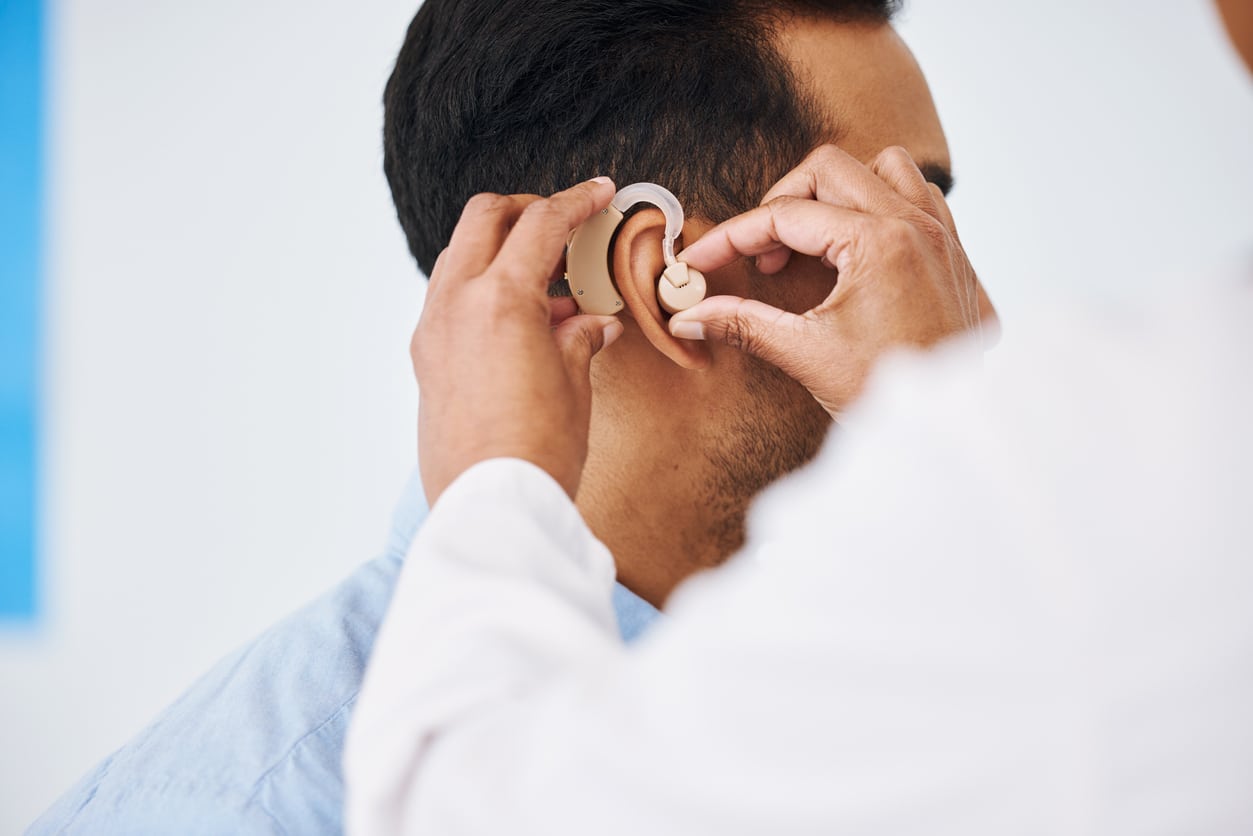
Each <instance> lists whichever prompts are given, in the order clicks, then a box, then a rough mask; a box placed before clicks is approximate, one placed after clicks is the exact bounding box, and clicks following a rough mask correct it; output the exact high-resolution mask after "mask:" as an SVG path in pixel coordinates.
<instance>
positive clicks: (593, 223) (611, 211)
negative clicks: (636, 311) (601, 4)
mask: <svg viewBox="0 0 1253 836" xmlns="http://www.w3.org/2000/svg"><path fill="white" fill-rule="evenodd" d="M640 203H648V204H651V205H653V206H656V207H657V208H658V209H660V210H661V212H662V214H663V215H665V216H666V231H665V233H664V235H663V236H662V239H661V255H662V258H663V259H664V260H665V262H666V269H665V271H664V272H663V273H662V274H661V279H660V281H659V282H658V284H657V301H658V302H659V303H660V304H661V307H662V308H663V309H664V310H666V311H667V312H668V313H678V312H679V311H683V310H687V309H688V308H690V307H692V306H693V305H695V304H696V303H697V302H699V301H701V300H702V299H704V298H705V277H704V276H703V275H701V273H700V271H698V270H693V269H692V268H690V267H688V266H687V265H686V264H684V263H682V262H681V261H679V260H678V259H676V258H675V257H674V241H675V239H676V238H678V237H679V234H680V233H681V232H682V231H683V207H682V206H681V205H680V204H679V199H678V198H677V197H675V196H674V195H673V194H672V193H671V192H670V191H669V190H668V189H664V188H662V187H661V186H658V185H657V184H656V183H635V184H632V185H630V186H625V187H623V188H621V189H619V190H618V193H617V194H616V195H614V198H613V202H612V203H610V204H609V206H608V207H607V208H605V209H604V210H602V211H601V213H600V214H598V215H594V216H593V217H592V218H590V219H589V220H588V221H586V222H585V223H583V224H582V225H581V226H579V228H578V229H576V230H574V232H572V233H570V240H569V242H568V247H567V250H566V280H567V281H568V282H569V283H570V294H571V295H572V296H573V297H574V301H575V302H577V303H578V306H579V310H581V311H582V312H583V313H589V314H616V313H619V312H620V311H621V310H622V309H623V307H624V305H623V302H622V297H621V296H620V295H619V294H618V290H617V288H616V287H614V283H613V273H612V270H611V268H610V266H609V265H610V246H611V245H612V243H613V236H614V234H615V233H616V232H617V231H618V227H619V226H621V224H622V220H623V218H624V217H625V215H626V212H627V211H628V210H630V209H631V208H632V207H634V206H636V205H638V204H640Z"/></svg>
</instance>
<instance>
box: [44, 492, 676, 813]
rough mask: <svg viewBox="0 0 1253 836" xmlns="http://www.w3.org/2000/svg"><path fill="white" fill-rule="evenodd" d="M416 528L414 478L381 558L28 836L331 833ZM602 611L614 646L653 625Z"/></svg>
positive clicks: (112, 759)
mask: <svg viewBox="0 0 1253 836" xmlns="http://www.w3.org/2000/svg"><path fill="white" fill-rule="evenodd" d="M425 518H426V503H425V501H424V499H423V496H422V485H421V482H420V481H419V480H418V476H417V473H416V472H415V473H414V475H413V477H411V478H410V480H409V484H408V485H407V486H406V488H405V495H404V497H403V498H402V500H401V502H400V505H399V506H398V507H397V509H396V514H395V517H394V520H393V525H392V532H391V536H390V538H389V541H388V544H387V549H386V551H385V552H384V554H383V555H382V556H381V557H378V558H376V559H375V560H373V561H371V562H369V563H367V564H365V565H364V566H362V567H361V568H360V569H358V570H357V571H356V572H354V573H353V574H352V575H351V576H350V577H349V578H348V579H347V580H345V581H344V582H343V583H341V584H340V585H339V586H337V587H336V588H335V589H333V590H331V591H330V592H328V593H327V594H326V595H324V596H322V597H321V598H319V599H318V600H316V601H314V602H313V603H311V604H309V605H308V606H306V607H305V608H304V609H302V610H300V611H299V612H297V613H295V614H294V615H292V616H290V617H288V618H287V619H285V620H283V621H281V622H279V623H278V624H276V625H275V626H274V627H272V628H270V629H269V630H268V631H266V632H265V633H264V634H262V635H261V636H260V637H259V638H258V639H257V640H256V641H254V642H252V643H251V644H249V645H247V646H246V647H244V648H243V649H241V650H239V651H237V652H236V653H234V654H233V655H231V656H229V657H227V658H226V659H224V660H222V661H221V662H219V663H218V664H217V666H216V667H214V668H213V669H212V670H210V671H209V672H208V673H207V674H205V675H204V676H203V677H202V678H201V679H200V680H199V681H198V682H196V683H195V684H194V685H193V686H192V687H191V689H190V690H189V691H188V692H187V693H186V694H184V695H183V696H182V697H181V698H179V700H178V701H177V702H175V703H174V704H173V705H171V706H170V707H169V708H167V709H166V710H165V711H164V712H163V713H162V714H161V715H160V716H159V717H157V719H156V720H155V721H153V723H152V725H150V726H149V727H148V728H147V729H145V730H144V731H143V732H141V733H140V734H139V735H138V736H137V737H135V739H133V740H132V741H131V742H130V743H128V744H126V745H125V746H123V747H122V748H121V749H119V750H118V751H117V752H115V753H113V754H112V755H111V756H109V757H108V758H107V759H105V761H104V762H103V763H102V764H100V765H99V766H98V767H96V769H94V770H93V771H92V772H91V773H89V774H88V775H87V776H86V777H84V778H83V779H82V780H81V781H80V782H79V783H78V785H77V786H75V787H74V788H73V789H71V790H70V791H69V792H68V793H67V794H66V795H65V796H64V797H62V798H61V800H60V801H58V802H57V803H56V804H55V805H54V806H53V807H52V808H51V809H50V810H48V811H47V812H46V813H44V815H43V816H41V817H40V818H39V820H38V821H36V822H35V823H34V824H33V825H31V827H30V829H29V830H28V831H27V834H28V836H31V835H32V834H50V833H90V834H105V836H107V835H108V834H127V836H135V834H147V833H153V834H156V833H160V834H167V833H177V834H180V836H194V834H262V833H264V834H278V833H285V834H299V835H300V836H304V835H305V834H323V833H339V832H341V830H342V829H343V828H342V824H341V816H342V808H343V797H344V785H343V777H342V775H341V773H340V759H341V755H342V752H343V746H344V735H345V732H346V731H347V728H348V721H349V718H350V716H351V714H352V709H353V705H354V703H355V702H356V699H357V691H358V689H359V688H360V686H361V678H362V674H363V673H364V672H365V666H366V662H367V660H368V659H369V656H370V648H371V646H372V645H373V643H374V636H375V633H376V632H377V631H378V628H379V624H380V622H381V621H382V620H383V616H384V614H385V613H386V611H387V604H388V602H389V600H390V599H391V594H392V588H393V586H394V585H395V583H396V578H397V575H398V574H399V572H400V568H401V564H402V561H403V560H404V557H405V555H406V553H407V552H408V550H409V543H410V541H411V540H412V539H413V536H414V533H415V532H416V531H417V529H418V526H420V525H421V524H422V521H423V520H424V519H425ZM614 609H615V610H616V611H617V615H618V625H619V629H620V630H621V632H622V637H623V638H624V639H625V640H627V641H632V640H634V639H635V638H636V637H637V636H638V635H639V634H640V633H641V632H642V631H643V630H644V629H645V628H646V627H647V626H648V625H649V623H651V622H652V621H653V620H654V619H655V618H657V616H658V613H657V611H656V610H655V609H653V607H652V606H650V605H649V604H648V603H647V602H645V601H643V600H642V599H640V598H638V597H636V596H635V595H634V594H632V593H631V592H630V591H628V590H627V589H626V588H625V587H623V586H621V585H619V586H617V587H616V588H615V589H614Z"/></svg>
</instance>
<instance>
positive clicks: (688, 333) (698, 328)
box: [670, 319, 705, 340]
mask: <svg viewBox="0 0 1253 836" xmlns="http://www.w3.org/2000/svg"><path fill="white" fill-rule="evenodd" d="M670 333H671V334H673V335H674V336H676V337H678V338H679V339H681V340H703V339H705V323H703V322H692V321H688V320H674V319H672V320H670Z"/></svg>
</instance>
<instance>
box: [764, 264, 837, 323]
mask: <svg viewBox="0 0 1253 836" xmlns="http://www.w3.org/2000/svg"><path fill="white" fill-rule="evenodd" d="M834 287H835V271H834V270H831V269H829V268H827V267H823V266H822V263H821V262H820V261H819V260H818V259H816V258H811V257H809V256H798V255H796V254H795V253H793V254H792V258H791V260H789V261H788V265H787V267H786V268H784V269H783V270H781V271H780V272H778V273H775V274H774V275H773V276H764V275H762V274H761V273H758V272H757V271H755V270H754V271H753V274H752V276H751V277H750V278H749V292H750V294H751V295H752V297H753V298H754V299H758V300H760V301H762V302H765V303H766V304H767V305H773V306H774V307H776V308H781V309H783V310H785V311H787V312H789V313H797V314H798V313H804V312H805V311H807V310H810V309H811V308H815V307H817V306H818V305H819V304H821V303H822V301H823V300H824V299H826V298H827V296H829V295H830V293H831V290H832V288H834Z"/></svg>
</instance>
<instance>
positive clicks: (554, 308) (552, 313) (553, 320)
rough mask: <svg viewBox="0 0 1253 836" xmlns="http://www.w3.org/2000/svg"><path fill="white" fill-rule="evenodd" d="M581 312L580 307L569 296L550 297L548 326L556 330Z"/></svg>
mask: <svg viewBox="0 0 1253 836" xmlns="http://www.w3.org/2000/svg"><path fill="white" fill-rule="evenodd" d="M578 312H579V305H578V303H577V302H575V301H574V299H572V298H571V297H569V296H550V297H549V299H548V325H549V327H551V328H556V327H557V326H558V325H560V324H561V323H563V322H565V321H566V320H567V319H569V318H570V317H572V316H574V315H575V314H577V313H578Z"/></svg>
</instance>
